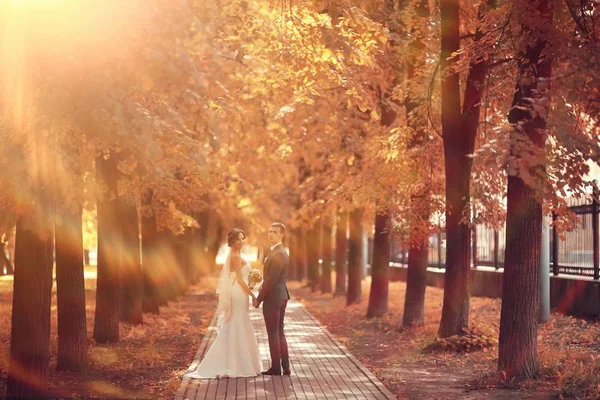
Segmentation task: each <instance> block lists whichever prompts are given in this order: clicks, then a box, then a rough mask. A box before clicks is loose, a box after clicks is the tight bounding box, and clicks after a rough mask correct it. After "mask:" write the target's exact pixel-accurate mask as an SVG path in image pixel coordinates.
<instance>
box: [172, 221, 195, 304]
mask: <svg viewBox="0 0 600 400" xmlns="http://www.w3.org/2000/svg"><path fill="white" fill-rule="evenodd" d="M188 236H189V231H188V229H187V228H186V229H185V230H184V231H183V233H181V234H180V235H176V236H175V242H174V245H175V257H177V261H178V263H179V266H180V268H181V274H182V276H183V281H182V283H183V287H182V291H181V294H182V295H183V294H185V293H186V292H187V291H188V289H189V287H190V283H191V278H192V269H191V263H190V257H189V252H188V249H187V244H188Z"/></svg>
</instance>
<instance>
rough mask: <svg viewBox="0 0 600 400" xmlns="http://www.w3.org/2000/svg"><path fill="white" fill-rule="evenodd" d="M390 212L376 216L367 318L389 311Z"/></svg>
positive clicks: (382, 314)
mask: <svg viewBox="0 0 600 400" xmlns="http://www.w3.org/2000/svg"><path fill="white" fill-rule="evenodd" d="M389 224H390V214H389V213H388V212H385V213H384V214H377V216H376V217H375V238H374V239H373V265H372V266H371V292H370V293H369V307H368V308H367V318H372V317H382V316H384V315H385V313H387V311H388V286H389V282H390V277H389V273H390V250H391V249H390V232H389Z"/></svg>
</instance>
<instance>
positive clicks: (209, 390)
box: [175, 300, 395, 400]
mask: <svg viewBox="0 0 600 400" xmlns="http://www.w3.org/2000/svg"><path fill="white" fill-rule="evenodd" d="M251 310H252V311H251V314H250V318H251V320H252V324H253V326H254V331H255V332H256V335H257V338H258V345H259V347H260V353H261V358H262V360H263V369H267V368H268V366H269V365H268V364H269V347H268V342H267V331H266V329H265V325H264V321H263V317H262V312H261V310H257V309H254V308H251ZM285 320H286V328H285V332H286V337H287V339H288V346H289V351H290V362H291V369H292V375H291V376H275V377H263V376H259V377H256V378H233V379H211V380H198V379H189V378H184V379H183V381H182V383H181V386H180V387H179V389H178V390H177V392H176V394H175V400H184V399H189V400H192V399H199V400H200V399H211V400H212V399H244V400H250V399H265V400H270V399H363V400H366V399H394V398H395V396H394V395H393V394H392V393H390V392H389V391H388V390H387V389H386V388H385V386H383V384H382V383H381V382H379V381H378V380H377V378H376V377H375V376H374V375H373V374H372V373H371V372H370V371H369V370H367V369H366V368H365V367H364V366H363V365H362V364H361V363H360V362H359V361H358V360H357V359H356V358H355V357H354V356H353V355H352V354H350V352H349V351H348V350H347V349H346V348H345V347H344V346H343V345H342V344H341V343H340V342H338V341H337V340H336V339H335V338H334V337H333V336H332V335H331V334H330V333H329V331H327V329H326V328H325V327H324V326H323V325H321V323H320V322H319V321H317V320H316V319H315V318H314V317H313V316H312V315H311V314H310V313H309V312H308V311H307V310H306V308H304V307H303V306H302V304H300V303H299V302H297V301H294V300H291V301H290V302H289V303H288V307H287V311H286V318H285ZM215 322H216V321H215V319H214V318H213V321H212V322H211V324H210V327H209V328H208V330H207V332H206V334H205V337H204V340H203V341H202V343H201V344H200V348H199V349H198V352H197V353H196V357H195V358H194V361H193V362H192V364H191V365H190V368H189V369H190V370H191V369H195V367H196V366H197V365H198V363H199V362H200V360H201V359H202V357H203V356H204V353H205V352H206V351H207V350H208V348H209V347H210V344H211V343H212V341H213V340H214V337H215V335H216V327H215Z"/></svg>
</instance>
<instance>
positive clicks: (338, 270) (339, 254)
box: [335, 211, 348, 295]
mask: <svg viewBox="0 0 600 400" xmlns="http://www.w3.org/2000/svg"><path fill="white" fill-rule="evenodd" d="M347 263H348V213H347V212H343V211H338V213H337V221H336V230H335V295H342V294H346V264H347Z"/></svg>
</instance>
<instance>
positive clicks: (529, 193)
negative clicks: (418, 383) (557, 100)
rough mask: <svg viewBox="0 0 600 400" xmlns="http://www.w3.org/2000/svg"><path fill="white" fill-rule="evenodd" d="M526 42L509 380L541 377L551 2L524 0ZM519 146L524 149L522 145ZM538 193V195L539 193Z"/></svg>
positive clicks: (510, 198)
mask: <svg viewBox="0 0 600 400" xmlns="http://www.w3.org/2000/svg"><path fill="white" fill-rule="evenodd" d="M518 6H519V14H518V15H519V18H520V22H521V24H522V27H523V38H522V42H521V47H520V49H519V53H518V65H519V78H518V82H517V87H516V91H515V94H514V98H513V107H512V108H511V110H510V113H509V115H508V119H509V122H510V123H511V124H512V125H513V127H514V132H513V136H512V138H511V141H512V143H513V144H514V145H513V146H512V147H511V158H512V160H511V163H513V164H512V167H510V168H509V175H508V194H507V218H506V253H505V261H504V275H503V292H502V310H501V313H500V340H499V344H500V346H499V357H498V369H499V370H500V371H502V372H504V374H506V377H507V379H512V378H531V377H534V376H535V375H536V374H537V372H538V362H537V317H538V312H539V285H540V274H539V265H540V245H541V232H542V204H541V197H540V195H539V187H540V183H539V182H540V180H541V181H542V184H541V186H542V187H543V186H545V184H544V183H543V180H545V179H546V173H545V168H546V167H545V164H546V162H545V151H544V145H545V140H546V132H545V128H546V118H547V113H548V104H549V101H548V96H549V79H550V76H551V72H552V59H553V55H552V52H553V50H552V43H551V42H550V40H549V37H550V36H549V31H550V29H552V15H553V5H552V2H550V1H548V0H535V1H520V2H518ZM519 144H520V145H519ZM536 189H537V193H536Z"/></svg>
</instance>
